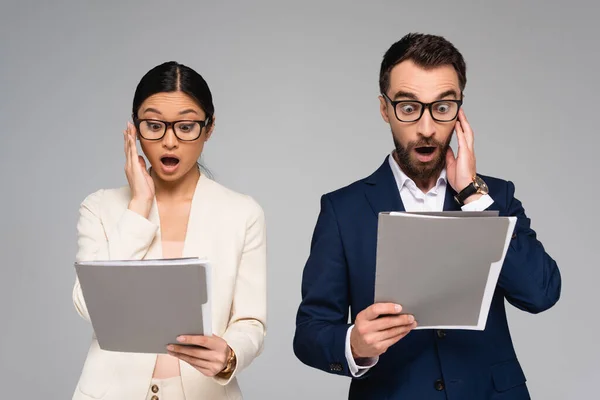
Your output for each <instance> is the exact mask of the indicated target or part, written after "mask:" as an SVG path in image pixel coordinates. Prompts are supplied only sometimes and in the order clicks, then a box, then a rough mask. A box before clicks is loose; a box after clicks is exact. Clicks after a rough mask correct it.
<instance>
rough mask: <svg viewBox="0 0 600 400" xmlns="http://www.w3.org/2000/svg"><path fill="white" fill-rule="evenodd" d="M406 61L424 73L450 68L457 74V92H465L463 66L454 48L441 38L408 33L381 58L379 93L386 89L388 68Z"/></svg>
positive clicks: (465, 76)
mask: <svg viewBox="0 0 600 400" xmlns="http://www.w3.org/2000/svg"><path fill="white" fill-rule="evenodd" d="M406 60H411V61H412V62H414V63H415V64H417V65H418V66H419V67H422V68H425V69H430V68H436V67H441V66H443V65H452V66H453V67H454V70H455V71H456V73H457V74H458V83H459V86H460V90H461V91H462V90H464V89H465V86H466V84H467V66H466V64H465V60H464V58H463V56H462V54H460V52H459V51H458V50H457V49H456V47H454V45H453V44H452V43H450V42H449V41H448V40H446V39H445V38H443V37H442V36H436V35H428V34H422V33H409V34H408V35H406V36H404V37H403V38H402V39H400V40H399V41H397V42H396V43H394V44H393V45H392V46H391V47H390V48H389V49H388V51H387V52H386V53H385V55H384V56H383V61H382V62H381V70H380V71H379V90H380V91H381V93H382V94H385V93H386V92H387V91H388V89H389V88H390V72H391V71H392V68H394V67H395V66H396V65H398V64H400V63H401V62H402V61H406Z"/></svg>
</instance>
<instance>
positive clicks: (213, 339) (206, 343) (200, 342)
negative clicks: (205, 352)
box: [177, 335, 222, 350]
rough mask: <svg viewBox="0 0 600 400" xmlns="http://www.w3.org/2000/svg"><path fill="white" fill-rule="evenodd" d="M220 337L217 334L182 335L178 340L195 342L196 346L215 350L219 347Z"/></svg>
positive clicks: (188, 342) (187, 342) (186, 342)
mask: <svg viewBox="0 0 600 400" xmlns="http://www.w3.org/2000/svg"><path fill="white" fill-rule="evenodd" d="M218 339H221V338H219V337H218V336H215V335H213V336H204V335H181V336H179V337H178V338H177V341H178V342H180V343H185V344H193V345H196V346H200V347H204V348H206V349H210V350H215V349H217V348H218V342H219V341H218ZM221 340H222V339H221Z"/></svg>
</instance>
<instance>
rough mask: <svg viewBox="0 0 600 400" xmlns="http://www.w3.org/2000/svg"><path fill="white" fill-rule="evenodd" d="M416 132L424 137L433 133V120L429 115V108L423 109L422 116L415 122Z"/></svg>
mask: <svg viewBox="0 0 600 400" xmlns="http://www.w3.org/2000/svg"><path fill="white" fill-rule="evenodd" d="M417 133H418V134H419V135H421V136H424V137H426V138H429V137H432V136H433V135H435V120H434V119H433V118H432V117H431V112H430V111H429V109H428V108H427V109H425V111H424V112H423V116H422V117H421V119H420V120H419V122H418V124H417Z"/></svg>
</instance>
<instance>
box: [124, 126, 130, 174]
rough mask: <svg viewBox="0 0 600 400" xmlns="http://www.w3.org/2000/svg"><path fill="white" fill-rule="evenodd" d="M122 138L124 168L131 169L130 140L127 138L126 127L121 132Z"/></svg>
mask: <svg viewBox="0 0 600 400" xmlns="http://www.w3.org/2000/svg"><path fill="white" fill-rule="evenodd" d="M123 139H124V141H125V168H126V169H127V170H131V156H130V154H131V153H130V147H131V145H130V140H129V133H128V132H127V129H125V131H124V132H123Z"/></svg>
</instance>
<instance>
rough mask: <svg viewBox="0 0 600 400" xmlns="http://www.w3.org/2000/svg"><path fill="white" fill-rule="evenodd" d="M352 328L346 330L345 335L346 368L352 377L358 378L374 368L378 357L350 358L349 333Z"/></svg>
mask: <svg viewBox="0 0 600 400" xmlns="http://www.w3.org/2000/svg"><path fill="white" fill-rule="evenodd" d="M353 328H354V325H352V326H351V327H350V328H348V332H347V333H346V361H348V368H349V369H350V373H351V374H352V376H353V377H355V378H358V377H360V376H362V375H364V374H366V373H367V371H368V370H370V369H371V368H372V367H374V366H375V364H377V362H378V361H379V357H373V358H359V359H357V360H355V359H354V357H353V356H352V348H351V347H350V333H351V332H352V329H353Z"/></svg>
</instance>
